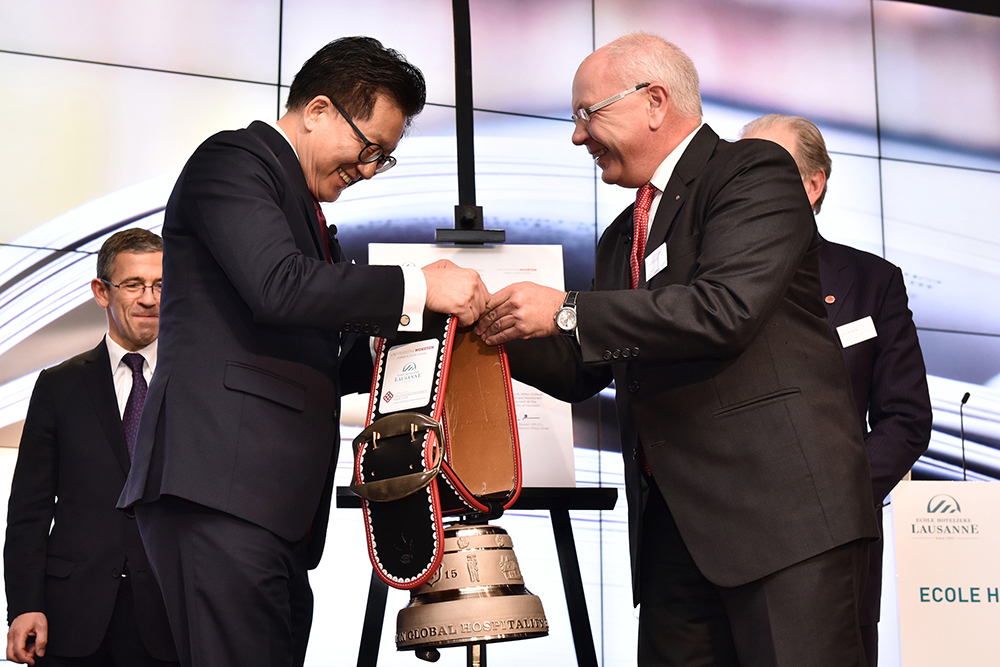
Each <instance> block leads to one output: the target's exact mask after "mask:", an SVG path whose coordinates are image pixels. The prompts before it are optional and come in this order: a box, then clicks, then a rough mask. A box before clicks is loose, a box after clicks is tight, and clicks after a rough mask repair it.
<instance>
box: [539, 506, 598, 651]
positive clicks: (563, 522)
mask: <svg viewBox="0 0 1000 667" xmlns="http://www.w3.org/2000/svg"><path fill="white" fill-rule="evenodd" d="M549 513H550V514H551V516H552V532H553V534H555V538H556V552H557V553H558V554H559V569H560V570H562V579H563V588H564V589H565V591H566V606H567V607H569V625H570V629H571V630H572V631H573V645H574V646H575V647H576V662H577V665H579V666H580V667H597V651H595V650H594V635H593V632H592V631H591V628H590V614H589V613H588V612H587V599H586V597H585V596H584V594H583V577H582V576H580V561H579V560H578V559H577V555H576V542H575V541H574V539H573V526H572V524H571V523H570V520H569V510H567V509H556V508H552V509H550V510H549Z"/></svg>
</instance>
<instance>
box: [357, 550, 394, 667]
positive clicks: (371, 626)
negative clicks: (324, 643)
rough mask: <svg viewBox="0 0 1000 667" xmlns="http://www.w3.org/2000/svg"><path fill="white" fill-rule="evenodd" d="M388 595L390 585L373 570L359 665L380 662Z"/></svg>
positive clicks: (359, 651) (363, 666) (362, 631)
mask: <svg viewBox="0 0 1000 667" xmlns="http://www.w3.org/2000/svg"><path fill="white" fill-rule="evenodd" d="M388 596H389V586H388V585H387V584H386V583H385V582H384V581H382V580H381V579H380V578H379V576H378V575H377V574H375V570H372V582H371V584H370V585H369V586H368V605H367V607H365V624H364V626H363V627H362V630H361V648H360V649H358V667H375V663H377V662H378V645H379V642H380V641H381V640H382V623H383V622H384V621H385V601H386V598H387V597H388Z"/></svg>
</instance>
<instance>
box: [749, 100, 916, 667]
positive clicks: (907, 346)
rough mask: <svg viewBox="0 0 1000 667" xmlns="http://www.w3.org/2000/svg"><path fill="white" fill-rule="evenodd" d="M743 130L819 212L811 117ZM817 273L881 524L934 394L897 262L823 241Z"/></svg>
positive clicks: (876, 596)
mask: <svg viewBox="0 0 1000 667" xmlns="http://www.w3.org/2000/svg"><path fill="white" fill-rule="evenodd" d="M742 136H743V138H757V139H769V140H771V141H773V142H775V143H777V144H778V145H780V146H781V147H782V148H784V149H785V150H787V151H788V152H789V153H790V154H791V156H792V157H793V158H794V159H795V164H796V165H797V166H798V168H799V174H800V175H801V176H802V183H803V185H804V186H805V189H806V195H807V196H808V197H809V203H810V204H812V207H813V212H814V213H817V214H818V213H819V211H820V208H821V207H822V205H823V199H824V198H825V197H826V190H827V182H828V181H829V178H830V172H831V160H830V155H829V153H827V150H826V142H825V141H823V135H822V134H821V133H820V131H819V128H817V127H816V126H815V125H814V124H813V123H812V122H810V121H808V120H806V119H805V118H800V117H798V116H783V115H779V114H771V115H767V116H763V117H761V118H758V119H757V120H754V121H751V122H750V123H748V124H747V126H746V127H744V128H743V134H742ZM819 273H820V280H821V282H822V285H823V294H824V295H825V301H826V310H827V316H828V319H829V322H830V326H831V327H832V328H833V329H834V330H835V331H837V332H838V337H839V340H840V344H841V346H842V348H843V353H844V360H845V361H846V362H847V369H848V371H850V374H851V386H852V387H853V389H854V401H855V403H857V409H858V419H859V421H860V423H861V426H862V428H863V429H864V430H865V449H866V450H867V452H868V464H869V466H870V467H871V477H872V490H873V492H874V497H875V500H876V502H878V504H879V510H878V519H879V526H880V528H881V524H882V504H883V503H884V502H885V498H886V496H888V495H889V492H890V491H892V488H893V487H894V486H896V484H897V483H898V482H899V480H901V479H902V478H903V477H904V476H905V475H906V473H907V472H908V471H909V470H910V468H911V467H912V466H913V464H914V463H915V462H916V460H917V459H918V458H920V455H921V454H923V453H924V452H925V451H927V445H928V444H929V442H930V437H931V421H932V413H931V400H930V395H929V393H928V391H927V372H926V370H925V368H924V357H923V355H922V354H921V352H920V341H919V340H918V339H917V328H916V326H914V324H913V314H912V313H911V312H910V309H909V307H908V306H907V299H906V287H905V286H904V284H903V273H902V271H900V270H899V267H897V266H895V265H893V264H891V263H889V262H887V261H886V260H884V259H882V258H881V257H878V256H876V255H873V254H871V253H868V252H864V251H862V250H857V249H855V248H850V247H848V246H844V245H840V244H839V243H831V242H829V241H827V240H826V239H822V240H821V242H820V248H819ZM882 547H883V543H882V542H881V541H878V542H876V543H874V544H873V545H872V548H871V564H870V566H869V569H868V580H867V584H866V585H865V593H864V597H863V599H862V607H861V631H862V638H863V639H864V642H865V656H866V657H867V659H868V665H869V667H875V665H876V664H877V663H878V621H879V606H880V602H881V597H882Z"/></svg>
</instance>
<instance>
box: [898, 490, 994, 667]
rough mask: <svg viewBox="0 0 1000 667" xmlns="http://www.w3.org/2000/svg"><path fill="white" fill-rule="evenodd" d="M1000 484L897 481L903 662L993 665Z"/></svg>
mask: <svg viewBox="0 0 1000 667" xmlns="http://www.w3.org/2000/svg"><path fill="white" fill-rule="evenodd" d="M998 507H1000V484H995V483H990V482H906V481H904V482H900V483H899V486H897V487H896V488H895V490H893V492H892V511H893V523H894V524H895V540H896V544H895V551H896V577H897V584H898V590H899V639H900V659H901V664H903V665H905V666H906V667H922V666H926V667H941V665H956V666H958V665H961V667H978V666H980V665H982V666H986V665H996V664H997V650H996V645H995V644H994V643H993V642H994V637H995V635H996V632H997V629H998V628H1000V568H998V567H997V559H998V557H1000V515H998V513H997V508H998Z"/></svg>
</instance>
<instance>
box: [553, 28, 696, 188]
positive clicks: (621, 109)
mask: <svg viewBox="0 0 1000 667" xmlns="http://www.w3.org/2000/svg"><path fill="white" fill-rule="evenodd" d="M572 108H573V109H574V111H576V112H577V113H576V116H577V117H578V118H577V121H576V126H575V127H574V131H573V143H575V144H577V145H578V146H586V147H587V150H588V151H589V152H590V154H591V155H592V156H593V157H594V160H595V161H596V163H597V166H598V167H600V168H601V178H602V179H603V180H604V182H606V183H613V184H616V185H620V186H622V187H626V188H638V187H641V186H642V185H644V184H645V183H647V182H649V179H650V178H652V176H653V173H654V171H655V170H656V168H657V167H658V166H659V165H660V163H661V162H663V160H664V159H665V158H666V157H667V155H669V154H670V152H671V151H672V150H673V149H674V148H676V147H677V146H678V145H679V144H680V142H681V141H683V140H684V138H685V137H686V136H688V135H689V134H691V132H693V131H694V130H695V129H696V128H697V127H698V125H699V124H700V123H701V94H700V93H699V90H698V72H697V71H696V70H695V68H694V63H692V62H691V59H690V58H688V57H687V56H686V55H685V54H684V52H683V51H681V50H680V49H678V48H677V47H676V46H674V45H673V44H670V43H669V42H666V41H664V40H662V39H660V38H659V37H655V36H653V35H647V34H643V33H639V34H634V35H626V36H625V37H622V38H620V39H617V40H615V41H614V42H612V43H610V44H608V45H606V46H603V47H601V48H600V49H598V50H597V51H595V52H594V53H592V54H590V55H589V56H587V58H585V59H584V61H583V62H582V63H581V64H580V67H579V69H578V70H577V72H576V76H575V77H574V78H573V99H572ZM581 109H582V110H584V111H583V112H581V111H580V110H581Z"/></svg>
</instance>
